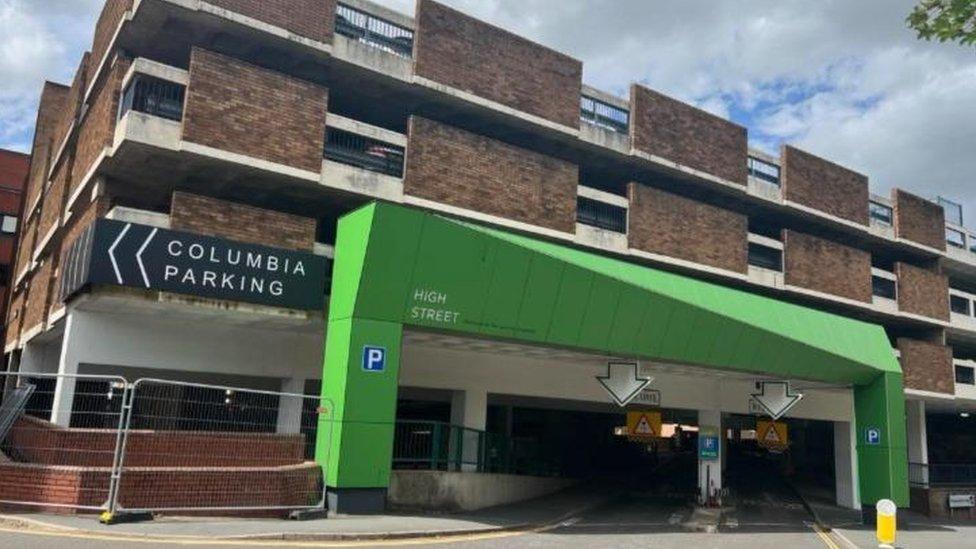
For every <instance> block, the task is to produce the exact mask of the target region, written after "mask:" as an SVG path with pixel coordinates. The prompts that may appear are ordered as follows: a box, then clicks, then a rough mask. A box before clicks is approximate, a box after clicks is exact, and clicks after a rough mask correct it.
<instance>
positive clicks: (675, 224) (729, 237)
mask: <svg viewBox="0 0 976 549" xmlns="http://www.w3.org/2000/svg"><path fill="white" fill-rule="evenodd" d="M627 194H628V197H629V199H630V211H629V214H628V230H627V239H628V243H629V245H630V247H631V248H635V249H638V250H643V251H645V252H650V253H655V254H661V255H666V256H670V257H676V258H678V259H684V260H687V261H694V262H695V263H702V264H705V265H710V266H712V267H718V268H720V269H726V270H730V271H735V272H739V273H745V272H746V271H747V269H748V257H747V253H748V248H747V241H746V238H747V236H748V221H747V219H746V216H745V215H742V214H739V213H736V212H732V211H729V210H725V209H722V208H719V207H717V206H712V205H710V204H705V203H703V202H699V201H697V200H692V199H690V198H685V197H682V196H678V195H676V194H671V193H668V192H665V191H662V190H660V189H655V188H652V187H648V186H646V185H642V184H640V183H630V185H629V186H628V188H627Z"/></svg>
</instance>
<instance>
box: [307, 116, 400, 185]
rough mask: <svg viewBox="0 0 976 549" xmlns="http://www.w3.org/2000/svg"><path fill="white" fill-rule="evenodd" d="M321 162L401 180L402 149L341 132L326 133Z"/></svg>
mask: <svg viewBox="0 0 976 549" xmlns="http://www.w3.org/2000/svg"><path fill="white" fill-rule="evenodd" d="M325 158H327V159H329V160H333V161H335V162H341V163H342V164H348V165H350V166H355V167H357V168H363V169H364V170H369V171H372V172H378V173H382V174H385V175H392V176H394V177H403V158H404V150H403V147H400V146H397V145H391V144H390V143H385V142H383V141H379V140H377V139H372V138H370V137H366V136H364V135H359V134H356V133H352V132H347V131H345V130H338V129H335V128H328V129H327V130H326V132H325Z"/></svg>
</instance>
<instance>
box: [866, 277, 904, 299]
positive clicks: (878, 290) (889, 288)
mask: <svg viewBox="0 0 976 549" xmlns="http://www.w3.org/2000/svg"><path fill="white" fill-rule="evenodd" d="M871 295H875V296H878V297H883V298H885V299H898V283H897V282H895V281H894V280H892V279H890V278H885V277H883V276H878V275H871Z"/></svg>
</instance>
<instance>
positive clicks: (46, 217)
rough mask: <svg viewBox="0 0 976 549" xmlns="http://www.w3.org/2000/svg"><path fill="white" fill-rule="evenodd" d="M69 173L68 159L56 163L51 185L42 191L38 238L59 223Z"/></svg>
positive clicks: (69, 163)
mask: <svg viewBox="0 0 976 549" xmlns="http://www.w3.org/2000/svg"><path fill="white" fill-rule="evenodd" d="M70 173H71V162H70V160H69V159H65V161H63V162H61V163H59V164H58V166H57V168H55V171H54V173H53V174H52V176H51V186H50V187H48V189H47V192H46V193H44V198H43V202H42V206H41V222H40V225H39V226H38V232H37V238H38V239H41V238H44V237H45V236H47V235H48V233H49V232H50V231H51V229H52V228H54V227H57V226H58V225H59V224H60V221H61V216H62V214H63V211H62V209H63V206H64V193H65V190H67V188H68V176H69V174H70ZM38 244H40V242H38Z"/></svg>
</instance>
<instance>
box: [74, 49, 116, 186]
mask: <svg viewBox="0 0 976 549" xmlns="http://www.w3.org/2000/svg"><path fill="white" fill-rule="evenodd" d="M130 64H131V62H130V61H129V60H128V59H123V58H117V59H116V60H115V63H114V64H113V65H112V68H111V69H110V70H109V73H108V75H107V76H106V78H105V80H104V81H103V82H102V84H101V85H100V86H98V87H97V88H96V89H95V90H94V91H93V92H92V99H91V101H90V104H89V106H88V110H87V112H86V113H85V116H84V118H82V120H81V124H80V126H79V130H78V142H77V144H76V145H75V160H74V166H73V167H72V169H71V181H70V182H69V184H68V189H69V191H68V196H71V194H72V193H73V192H74V191H75V190H76V189H77V188H78V186H79V185H81V183H82V182H83V181H84V178H85V176H86V175H87V174H88V172H89V171H90V170H91V168H92V166H93V165H94V164H95V161H96V160H97V159H98V156H99V155H100V154H101V153H102V151H104V150H105V148H106V147H110V146H111V145H112V141H113V139H114V138H115V123H116V121H117V120H116V119H117V117H118V113H119V98H120V97H121V95H122V90H121V88H122V79H123V78H124V77H125V73H126V71H127V70H128V69H129V65H130Z"/></svg>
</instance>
